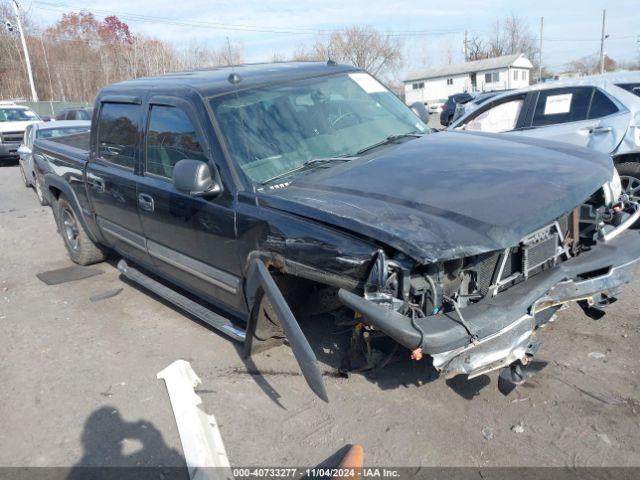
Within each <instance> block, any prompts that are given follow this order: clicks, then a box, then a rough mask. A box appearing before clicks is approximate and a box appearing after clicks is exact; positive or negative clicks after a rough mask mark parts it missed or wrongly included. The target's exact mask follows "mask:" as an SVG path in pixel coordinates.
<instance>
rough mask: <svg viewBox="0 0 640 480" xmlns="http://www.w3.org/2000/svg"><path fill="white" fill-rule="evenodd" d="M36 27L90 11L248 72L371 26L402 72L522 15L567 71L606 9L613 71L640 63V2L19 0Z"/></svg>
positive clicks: (592, 44)
mask: <svg viewBox="0 0 640 480" xmlns="http://www.w3.org/2000/svg"><path fill="white" fill-rule="evenodd" d="M21 2H22V5H23V7H24V8H25V9H26V10H27V11H28V13H29V15H30V16H31V17H32V18H33V20H35V21H36V22H37V23H38V24H40V25H43V26H46V25H49V24H51V23H54V22H55V21H56V20H57V19H58V18H59V17H60V15H61V14H62V13H63V12H68V11H78V10H80V9H86V10H89V11H92V12H93V13H94V14H95V15H96V16H97V17H98V18H101V17H104V16H106V15H117V16H118V17H120V19H121V20H123V21H125V22H126V23H127V24H129V26H130V27H131V29H132V31H133V32H134V33H144V34H146V35H148V36H152V37H157V38H160V39H163V40H167V41H170V42H172V43H174V44H175V45H176V46H178V47H184V48H186V47H187V46H188V45H189V43H190V42H192V41H194V40H195V41H197V42H200V43H205V44H207V45H210V46H212V47H218V48H219V47H221V46H223V45H226V38H227V37H229V40H230V41H231V42H232V43H234V44H240V45H242V47H243V50H244V60H245V61H246V62H258V61H269V60H270V59H271V58H272V55H273V54H274V53H275V52H278V53H280V54H282V55H284V56H286V55H287V54H290V53H291V52H293V51H295V50H297V49H299V47H300V46H309V45H311V44H312V43H313V41H314V39H315V38H316V36H318V35H322V34H327V32H331V31H332V30H335V29H339V28H341V27H345V26H350V25H354V24H358V25H370V26H373V27H374V28H376V29H379V30H381V31H383V32H386V33H389V34H392V35H394V36H398V37H399V38H400V39H401V40H402V42H403V49H404V54H405V66H404V71H407V70H411V69H413V68H421V67H424V66H429V67H435V66H438V65H442V64H444V63H447V53H446V52H447V51H449V52H452V53H453V59H454V61H462V60H463V38H464V32H465V30H467V31H468V32H469V34H471V33H485V32H487V33H488V32H489V31H490V30H491V28H492V25H493V24H494V22H495V21H496V20H497V19H499V18H502V17H504V16H506V15H510V14H512V13H513V14H515V15H517V16H519V17H521V18H523V19H525V20H526V21H527V23H528V24H529V26H530V28H531V30H532V31H533V32H534V33H535V35H536V36H538V34H539V30H540V17H544V34H543V40H544V41H543V59H542V63H543V65H545V66H546V67H547V68H549V69H550V70H555V71H561V70H563V69H564V68H565V67H566V64H567V62H569V61H571V60H574V59H577V58H580V57H584V56H587V55H590V54H595V53H598V52H599V50H600V33H601V28H602V10H603V8H606V11H607V12H606V26H607V28H606V33H607V34H609V36H610V37H609V38H608V39H607V40H605V52H606V53H607V54H608V55H609V56H610V57H611V58H613V59H614V60H616V61H629V60H635V59H637V58H638V57H640V8H638V6H639V0H609V1H601V0H599V1H592V0H536V1H530V0H529V1H526V2H521V1H520V2H519V1H515V0H511V1H508V0H484V1H482V0H474V1H472V0H448V1H444V0H439V1H430V0H422V1H417V0H396V1H390V0H307V1H305V0H299V1H291V0H223V1H203V0H179V1H176V0H137V1H133V2H132V1H131V0H100V1H94V0H42V1H39V0H21Z"/></svg>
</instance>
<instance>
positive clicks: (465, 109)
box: [452, 91, 504, 122]
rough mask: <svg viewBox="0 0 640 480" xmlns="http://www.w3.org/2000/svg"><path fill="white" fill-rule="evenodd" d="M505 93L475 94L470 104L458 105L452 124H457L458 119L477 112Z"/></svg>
mask: <svg viewBox="0 0 640 480" xmlns="http://www.w3.org/2000/svg"><path fill="white" fill-rule="evenodd" d="M503 93H504V91H492V92H480V93H477V94H475V95H474V96H473V98H472V99H471V100H469V101H468V102H465V103H458V104H456V111H455V113H454V114H453V120H452V122H455V121H456V120H457V119H458V118H460V117H462V116H463V115H466V114H468V113H469V112H471V111H473V110H475V109H476V108H478V107H479V106H480V105H482V104H484V103H485V102H487V101H488V100H490V99H491V98H493V97H495V96H496V95H500V94H503Z"/></svg>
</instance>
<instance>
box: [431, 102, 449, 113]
mask: <svg viewBox="0 0 640 480" xmlns="http://www.w3.org/2000/svg"><path fill="white" fill-rule="evenodd" d="M444 102H446V100H437V101H435V102H429V105H428V108H429V113H433V114H437V115H440V113H441V112H442V106H443V105H444Z"/></svg>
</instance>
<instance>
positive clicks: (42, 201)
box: [33, 177, 49, 207]
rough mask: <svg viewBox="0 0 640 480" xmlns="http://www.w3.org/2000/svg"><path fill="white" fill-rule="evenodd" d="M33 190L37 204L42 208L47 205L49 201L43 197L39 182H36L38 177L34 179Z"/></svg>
mask: <svg viewBox="0 0 640 480" xmlns="http://www.w3.org/2000/svg"><path fill="white" fill-rule="evenodd" d="M33 188H34V189H35V191H36V196H37V197H38V202H40V205H42V206H43V207H46V206H47V205H49V200H47V197H45V195H44V192H43V191H42V185H40V180H38V177H36V179H35V181H34V182H33Z"/></svg>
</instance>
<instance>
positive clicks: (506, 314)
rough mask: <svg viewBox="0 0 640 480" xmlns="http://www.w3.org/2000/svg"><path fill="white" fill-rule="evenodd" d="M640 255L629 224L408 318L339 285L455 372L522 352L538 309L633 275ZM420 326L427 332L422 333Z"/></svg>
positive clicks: (354, 302)
mask: <svg viewBox="0 0 640 480" xmlns="http://www.w3.org/2000/svg"><path fill="white" fill-rule="evenodd" d="M639 262H640V232H639V231H637V230H627V231H624V232H621V233H619V234H617V235H616V236H615V238H612V239H611V240H609V241H601V242H599V243H598V244H597V245H596V246H594V247H593V248H592V249H591V250H589V251H586V252H582V253H581V254H580V255H578V256H576V257H573V258H571V259H568V260H566V261H565V262H563V263H561V264H559V265H558V266H556V267H554V268H552V269H549V270H546V271H544V272H541V273H540V274H538V275H536V276H534V277H532V278H529V279H528V280H526V281H524V282H522V283H520V284H517V285H515V286H513V287H511V288H510V289H508V290H506V291H505V292H502V293H500V294H498V295H496V296H495V297H486V298H485V299H483V300H481V301H479V302H478V303H475V304H472V305H469V306H468V307H466V308H464V309H462V310H461V313H462V315H463V316H464V322H466V324H467V325H468V326H469V327H470V329H471V330H472V331H473V332H474V333H475V334H476V335H477V338H476V339H474V341H473V342H471V339H470V336H469V332H468V331H467V329H466V328H465V327H464V326H463V323H464V322H462V321H461V320H460V317H459V316H458V314H457V313H456V312H449V313H443V314H437V315H431V316H428V317H424V318H419V319H415V320H414V322H415V324H416V325H417V326H418V327H419V328H415V327H414V326H413V325H412V321H411V319H409V318H408V317H406V316H404V315H401V314H400V313H398V312H395V311H392V310H390V309H387V308H385V307H383V306H381V305H378V304H376V303H373V302H370V301H368V300H366V299H364V298H363V297H360V296H358V295H355V294H353V293H351V292H349V291H346V290H343V289H341V290H340V291H339V298H340V299H341V300H342V302H343V303H344V304H345V305H346V306H348V307H349V308H351V309H352V310H354V311H357V312H359V313H360V314H361V315H362V317H363V321H364V323H367V324H369V325H371V326H372V327H374V328H376V329H378V330H381V331H382V332H384V333H385V334H386V335H388V336H389V337H391V338H393V339H394V340H395V341H397V342H398V343H400V344H401V345H403V346H405V347H407V348H408V349H410V350H412V351H413V350H415V349H417V348H421V349H422V351H423V352H424V353H427V354H429V355H431V356H432V357H433V360H434V366H435V367H436V368H437V369H438V370H440V371H442V372H444V373H450V374H457V373H462V374H468V375H469V376H476V375H480V374H482V373H486V372H488V371H490V370H495V369H497V368H500V367H502V366H505V365H508V364H510V363H512V362H514V361H516V360H518V359H522V358H523V357H524V356H525V354H526V353H527V352H528V350H529V349H530V348H531V347H532V345H531V344H532V336H533V331H534V329H535V320H534V316H535V314H536V313H538V312H540V311H542V310H545V309H547V308H550V307H554V306H557V305H561V304H564V303H567V302H570V301H576V300H584V299H589V298H591V297H593V296H595V295H597V294H600V293H607V292H611V291H613V290H615V289H616V288H618V287H620V286H622V285H624V284H626V283H629V282H630V281H631V280H632V279H633V277H634V274H635V270H636V267H637V265H638V263H639ZM420 330H422V332H424V334H421V332H420Z"/></svg>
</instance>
